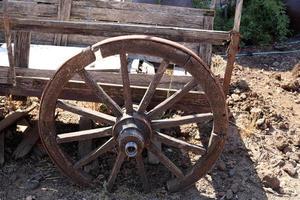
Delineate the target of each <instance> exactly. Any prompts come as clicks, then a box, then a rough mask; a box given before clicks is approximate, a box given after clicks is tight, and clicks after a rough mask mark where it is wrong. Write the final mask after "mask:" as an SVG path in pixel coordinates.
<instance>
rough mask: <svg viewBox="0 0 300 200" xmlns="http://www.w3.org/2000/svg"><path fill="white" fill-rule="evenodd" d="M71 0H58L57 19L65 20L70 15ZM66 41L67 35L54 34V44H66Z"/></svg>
mask: <svg viewBox="0 0 300 200" xmlns="http://www.w3.org/2000/svg"><path fill="white" fill-rule="evenodd" d="M71 7H72V0H60V1H59V7H58V16H57V17H58V20H61V21H67V20H69V19H70V16H71ZM67 43H68V35H62V34H55V36H54V45H58V46H60V45H63V46H66V45H67Z"/></svg>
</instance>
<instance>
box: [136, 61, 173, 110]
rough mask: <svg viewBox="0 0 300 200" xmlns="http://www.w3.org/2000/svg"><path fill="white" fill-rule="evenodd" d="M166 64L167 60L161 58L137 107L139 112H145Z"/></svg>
mask: <svg viewBox="0 0 300 200" xmlns="http://www.w3.org/2000/svg"><path fill="white" fill-rule="evenodd" d="M168 65H169V61H166V60H163V61H162V63H161V64H160V66H159V68H158V70H157V72H156V74H155V75H154V78H153V80H152V81H151V83H150V85H149V87H148V89H147V91H146V93H145V95H144V96H143V99H142V101H141V103H140V105H139V108H138V111H139V112H145V110H146V109H147V107H148V105H149V103H150V101H151V99H152V97H153V95H154V93H155V89H156V88H157V86H158V84H159V82H160V80H161V78H162V77H163V75H164V72H165V71H166V69H167V67H168Z"/></svg>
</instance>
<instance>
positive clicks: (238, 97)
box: [231, 94, 240, 101]
mask: <svg viewBox="0 0 300 200" xmlns="http://www.w3.org/2000/svg"><path fill="white" fill-rule="evenodd" d="M231 98H232V99H233V101H239V100H240V96H239V95H237V94H232V95H231Z"/></svg>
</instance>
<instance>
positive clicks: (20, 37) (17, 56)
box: [13, 31, 31, 101]
mask: <svg viewBox="0 0 300 200" xmlns="http://www.w3.org/2000/svg"><path fill="white" fill-rule="evenodd" d="M30 43H31V33H30V32H27V31H16V32H15V38H14V65H15V67H21V68H28V67H29V54H30ZM13 100H15V101H26V100H27V97H24V96H13Z"/></svg>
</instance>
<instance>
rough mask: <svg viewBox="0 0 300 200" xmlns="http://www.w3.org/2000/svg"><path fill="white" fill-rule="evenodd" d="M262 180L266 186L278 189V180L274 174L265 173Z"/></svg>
mask: <svg viewBox="0 0 300 200" xmlns="http://www.w3.org/2000/svg"><path fill="white" fill-rule="evenodd" d="M262 181H263V184H264V185H265V186H266V187H269V188H272V189H273V190H275V191H279V189H280V180H279V179H278V178H277V177H276V176H274V175H272V174H267V175H265V176H264V177H263V179H262Z"/></svg>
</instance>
